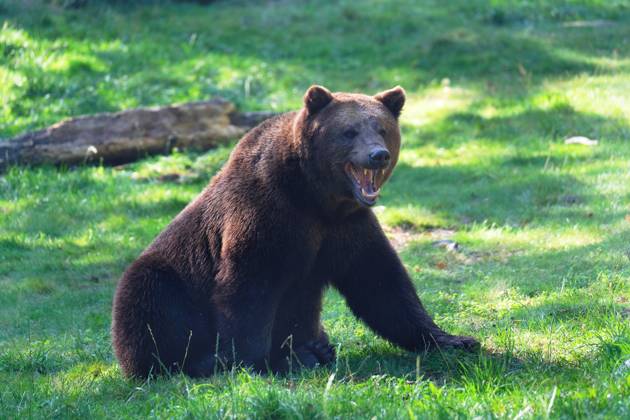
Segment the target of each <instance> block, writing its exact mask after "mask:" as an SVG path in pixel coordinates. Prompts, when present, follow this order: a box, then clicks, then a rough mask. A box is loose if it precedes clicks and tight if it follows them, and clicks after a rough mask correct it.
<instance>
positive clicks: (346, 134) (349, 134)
mask: <svg viewBox="0 0 630 420" xmlns="http://www.w3.org/2000/svg"><path fill="white" fill-rule="evenodd" d="M358 134H359V132H358V131H357V130H355V129H354V128H350V129H348V130H346V131H344V132H343V136H344V137H345V138H347V139H353V138H355V137H356V136H357V135H358Z"/></svg>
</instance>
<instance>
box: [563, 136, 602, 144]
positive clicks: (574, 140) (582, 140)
mask: <svg viewBox="0 0 630 420" xmlns="http://www.w3.org/2000/svg"><path fill="white" fill-rule="evenodd" d="M597 143H599V141H597V140H593V139H589V138H588V137H584V136H574V137H569V138H568V139H566V140H565V141H564V144H581V145H583V146H596V145H597Z"/></svg>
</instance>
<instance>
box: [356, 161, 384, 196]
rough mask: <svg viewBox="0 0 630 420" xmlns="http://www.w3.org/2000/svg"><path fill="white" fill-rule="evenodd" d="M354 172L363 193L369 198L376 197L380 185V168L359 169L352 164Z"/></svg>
mask: <svg viewBox="0 0 630 420" xmlns="http://www.w3.org/2000/svg"><path fill="white" fill-rule="evenodd" d="M352 173H353V175H354V178H355V179H356V180H357V182H358V184H359V187H360V188H361V194H363V196H365V197H367V198H370V199H372V198H376V197H377V196H378V193H379V187H378V180H377V176H378V170H373V169H365V168H362V169H359V168H356V167H354V166H352Z"/></svg>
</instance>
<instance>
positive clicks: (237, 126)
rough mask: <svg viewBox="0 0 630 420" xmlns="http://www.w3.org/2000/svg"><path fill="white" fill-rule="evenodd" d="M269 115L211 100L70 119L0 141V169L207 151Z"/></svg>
mask: <svg viewBox="0 0 630 420" xmlns="http://www.w3.org/2000/svg"><path fill="white" fill-rule="evenodd" d="M273 115H274V113H271V112H250V113H239V112H237V111H236V108H235V107H234V105H233V104H232V103H231V102H228V101H225V100H222V99H213V100H210V101H204V102H192V103H187V104H183V105H174V106H166V107H158V108H138V109H132V110H127V111H122V112H117V113H105V114H96V115H89V116H82V117H77V118H70V119H67V120H64V121H61V122H59V123H57V124H55V125H52V126H50V127H48V128H45V129H43V130H39V131H34V132H30V133H26V134H22V135H20V136H17V137H14V138H12V139H9V140H5V141H1V140H0V171H4V170H6V169H7V168H8V167H9V166H10V165H14V164H24V165H41V164H52V165H62V164H64V165H76V164H82V163H88V162H103V163H105V164H120V163H127V162H132V161H134V160H137V159H140V158H143V157H146V156H149V155H156V154H164V153H169V152H171V150H172V149H173V148H175V147H177V148H179V149H192V150H207V149H210V148H213V147H216V146H218V145H220V144H222V143H226V142H228V141H230V140H233V139H237V138H239V137H240V136H242V135H243V134H244V133H245V132H247V131H248V130H249V129H251V128H252V127H254V126H255V125H257V124H258V123H260V122H261V121H263V120H265V119H267V118H269V117H271V116H273Z"/></svg>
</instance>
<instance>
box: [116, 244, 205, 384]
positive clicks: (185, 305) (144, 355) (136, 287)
mask: <svg viewBox="0 0 630 420" xmlns="http://www.w3.org/2000/svg"><path fill="white" fill-rule="evenodd" d="M112 318H113V323H112V338H113V345H114V350H115V353H116V356H117V358H118V360H119V362H120V365H121V368H122V370H123V372H124V373H125V374H126V375H127V376H132V377H140V378H144V377H147V376H148V375H150V374H152V373H153V374H158V373H165V372H177V371H180V370H183V371H184V372H185V373H187V374H190V375H192V376H207V375H209V374H211V373H212V372H213V371H214V366H210V364H211V362H213V360H212V358H211V356H212V349H213V347H212V338H211V337H212V336H213V335H214V334H213V332H212V328H211V326H212V322H211V319H210V316H209V315H208V313H207V312H204V310H200V309H199V308H198V305H196V304H195V303H194V302H193V300H192V299H191V297H190V296H189V295H188V293H187V292H186V288H185V287H184V285H183V284H182V281H181V280H180V278H179V276H178V275H177V273H176V272H175V271H174V270H173V269H172V268H171V267H169V266H168V265H166V264H165V263H163V262H162V261H161V260H160V259H158V258H154V257H149V256H142V257H140V258H139V259H138V260H136V262H134V263H133V264H132V265H131V266H130V267H129V269H128V270H127V271H126V272H125V274H124V275H123V278H122V279H121V280H120V283H119V285H118V287H117V290H116V296H115V298H114V308H113V316H112Z"/></svg>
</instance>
